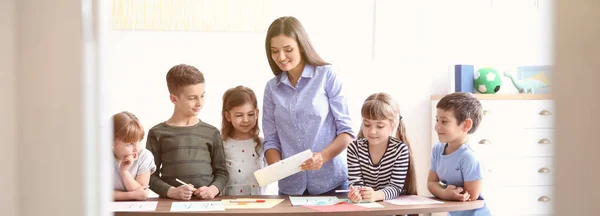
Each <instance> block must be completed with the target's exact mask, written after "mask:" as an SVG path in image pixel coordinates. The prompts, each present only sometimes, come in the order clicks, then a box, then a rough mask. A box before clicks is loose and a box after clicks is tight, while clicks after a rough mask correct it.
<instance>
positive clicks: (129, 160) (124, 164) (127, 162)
mask: <svg viewBox="0 0 600 216" xmlns="http://www.w3.org/2000/svg"><path fill="white" fill-rule="evenodd" d="M134 161H135V158H134V157H133V155H128V156H127V157H125V158H123V160H122V161H121V164H120V167H121V168H120V169H121V172H129V168H131V166H132V165H133V162H134Z"/></svg>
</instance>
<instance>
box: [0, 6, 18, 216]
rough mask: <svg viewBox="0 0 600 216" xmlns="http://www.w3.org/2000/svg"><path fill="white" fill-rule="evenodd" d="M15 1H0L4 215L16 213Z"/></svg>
mask: <svg viewBox="0 0 600 216" xmlns="http://www.w3.org/2000/svg"><path fill="white" fill-rule="evenodd" d="M15 9H16V7H15V0H1V1H0V65H2V70H0V101H2V105H1V106H0V119H1V120H2V124H0V137H2V142H1V143H0V148H2V157H0V170H2V177H1V178H0V188H3V192H2V196H0V209H2V211H3V212H2V214H3V215H8V216H11V215H17V213H18V209H17V203H18V200H17V196H16V189H17V188H18V184H17V175H16V174H17V172H16V166H17V157H16V155H17V148H18V146H17V136H16V131H17V130H16V129H17V126H18V125H17V121H16V117H15V116H16V110H15V108H16V100H15V94H16V93H15V81H16V78H15V77H16V68H15V54H16V52H15V48H16V46H15V44H16V37H15V35H16V31H17V30H16V25H15V13H14V12H15Z"/></svg>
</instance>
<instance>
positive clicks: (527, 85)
mask: <svg viewBox="0 0 600 216" xmlns="http://www.w3.org/2000/svg"><path fill="white" fill-rule="evenodd" d="M504 76H505V77H508V78H510V81H512V83H513V85H514V86H515V88H517V90H519V92H520V93H524V94H534V93H535V89H536V88H545V87H548V86H549V85H546V84H545V83H543V82H542V81H539V80H533V79H524V80H517V79H515V78H514V77H513V75H512V74H510V73H506V72H505V73H504Z"/></svg>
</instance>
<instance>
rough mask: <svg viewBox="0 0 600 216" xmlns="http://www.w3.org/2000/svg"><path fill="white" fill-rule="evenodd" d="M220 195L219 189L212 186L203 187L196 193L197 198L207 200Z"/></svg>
mask: <svg viewBox="0 0 600 216" xmlns="http://www.w3.org/2000/svg"><path fill="white" fill-rule="evenodd" d="M217 194H219V188H217V186H214V185H211V186H210V187H206V186H202V187H200V188H198V190H196V191H194V195H196V197H200V198H202V199H205V200H209V199H214V198H215V197H216V196H217Z"/></svg>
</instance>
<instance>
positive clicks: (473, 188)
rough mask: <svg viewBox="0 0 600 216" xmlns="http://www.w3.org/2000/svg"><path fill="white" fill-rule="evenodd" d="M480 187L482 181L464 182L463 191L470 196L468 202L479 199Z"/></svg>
mask: <svg viewBox="0 0 600 216" xmlns="http://www.w3.org/2000/svg"><path fill="white" fill-rule="evenodd" d="M482 185H483V180H475V181H468V182H465V191H467V193H469V194H470V195H471V197H470V198H469V200H471V201H473V200H477V199H479V192H481V188H482V187H483V186H482Z"/></svg>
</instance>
